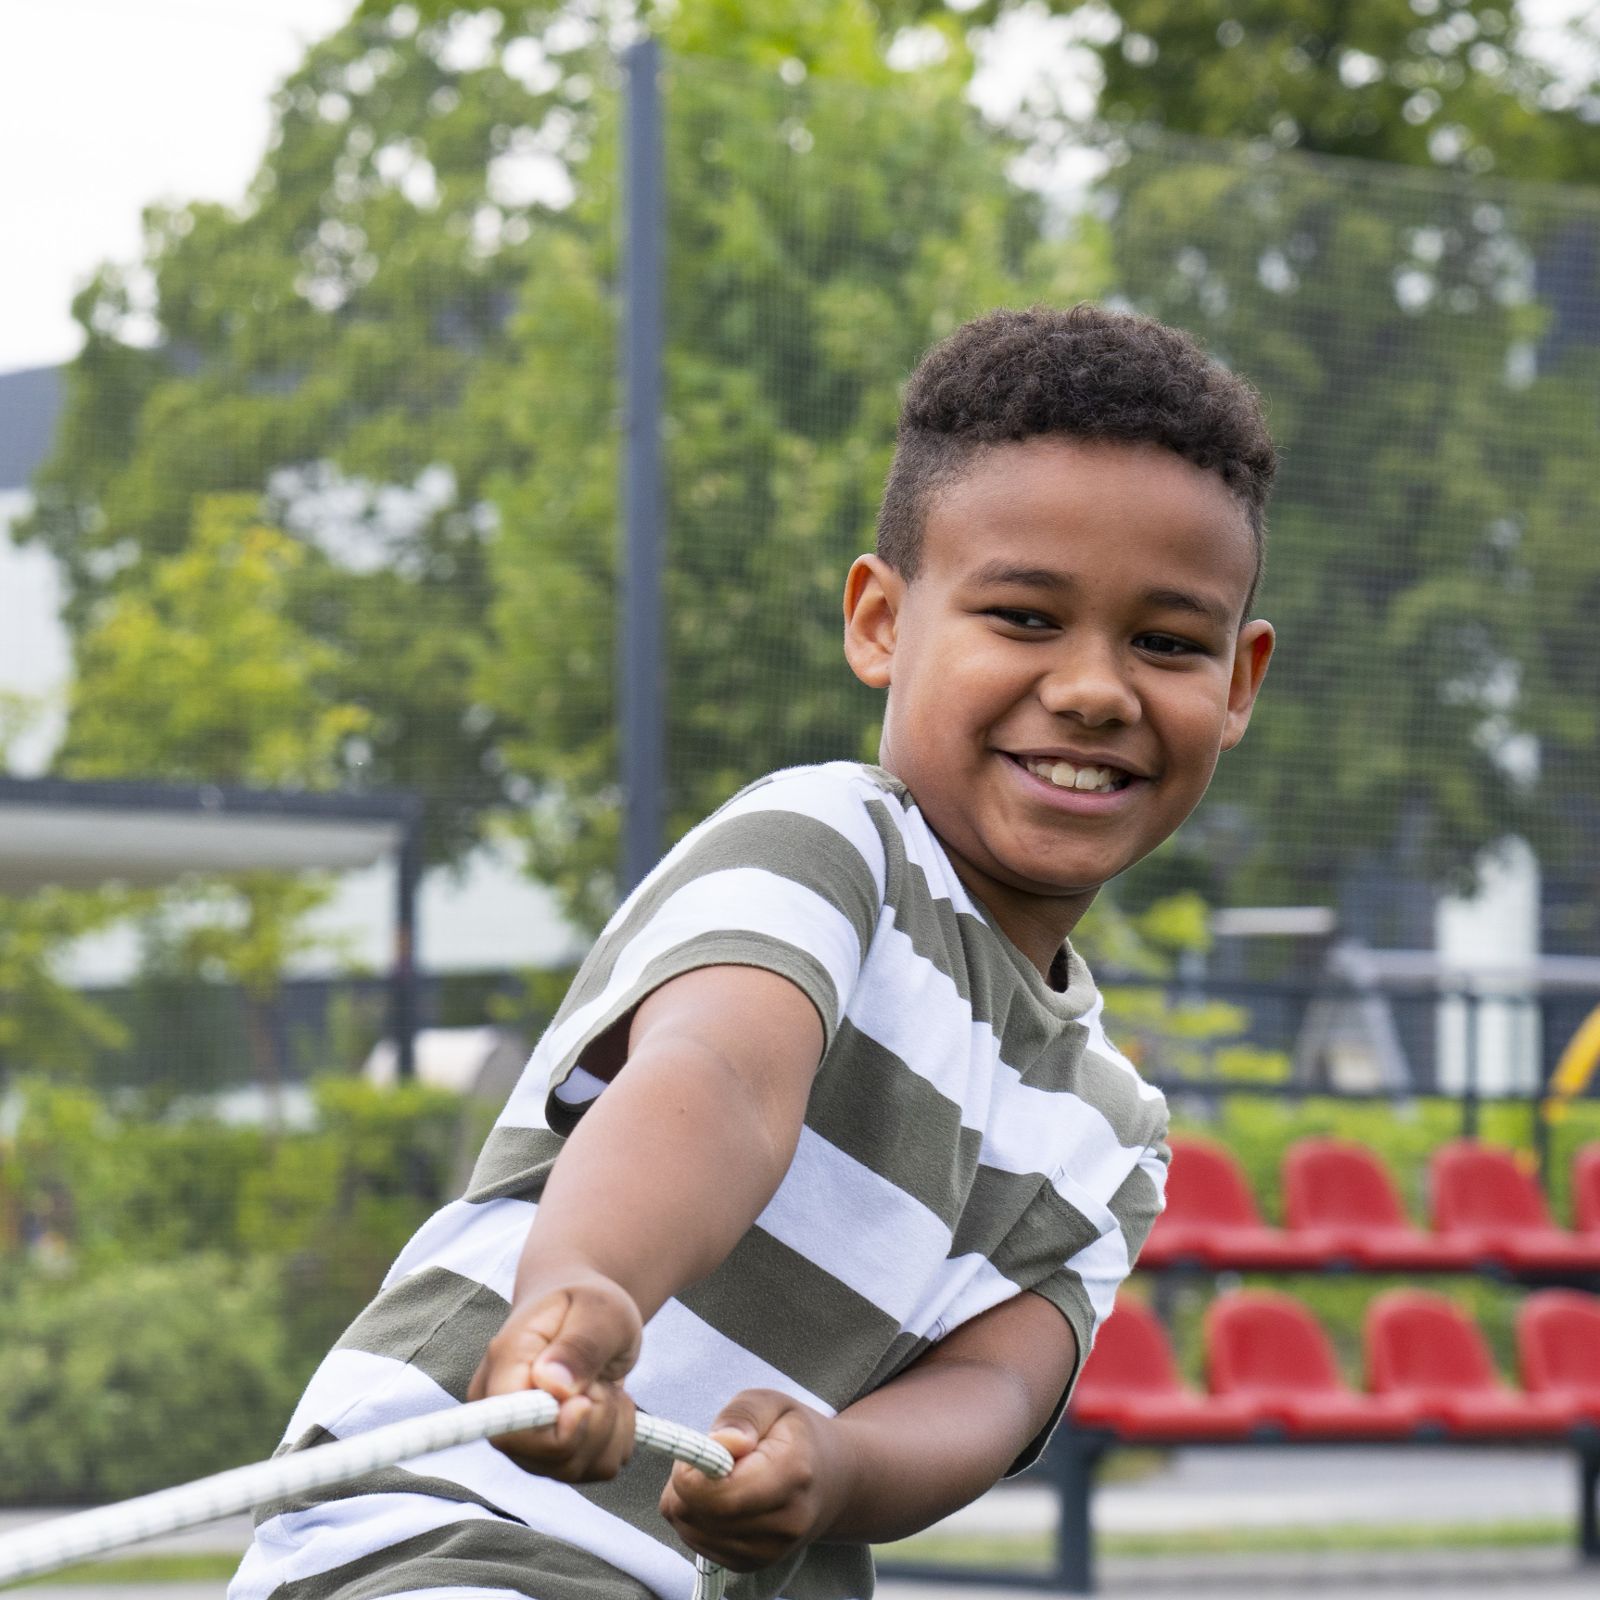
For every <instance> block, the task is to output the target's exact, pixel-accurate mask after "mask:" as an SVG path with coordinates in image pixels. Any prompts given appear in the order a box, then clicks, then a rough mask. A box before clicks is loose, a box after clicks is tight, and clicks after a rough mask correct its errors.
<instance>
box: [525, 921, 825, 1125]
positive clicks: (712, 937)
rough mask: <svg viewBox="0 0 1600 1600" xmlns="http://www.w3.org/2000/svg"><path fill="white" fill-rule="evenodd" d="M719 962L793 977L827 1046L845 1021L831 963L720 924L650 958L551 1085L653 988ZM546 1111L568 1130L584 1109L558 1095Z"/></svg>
mask: <svg viewBox="0 0 1600 1600" xmlns="http://www.w3.org/2000/svg"><path fill="white" fill-rule="evenodd" d="M718 966H731V967H760V968H762V969H763V970H764V971H767V972H775V973H777V974H778V976H779V977H781V978H787V979H788V980H789V981H790V983H792V984H794V985H795V987H796V988H797V989H799V990H800V991H801V993H802V994H804V995H805V997H806V998H807V999H808V1000H809V1001H810V1002H811V1003H812V1005H813V1006H815V1007H816V1010H817V1016H818V1017H819V1018H820V1019H821V1022H822V1031H823V1040H824V1048H826V1047H827V1045H828V1044H829V1043H831V1042H832V1040H833V1037H834V1030H835V1029H836V1027H837V1026H838V1021H839V1000H838V995H837V993H836V992H835V990H834V987H833V979H832V978H831V977H830V976H829V974H828V969H827V968H826V967H824V966H823V964H822V963H821V962H820V961H818V960H817V958H816V957H815V956H813V955H812V954H810V952H809V951H806V950H802V949H800V947H799V946H798V945H792V944H788V943H786V942H785V941H784V940H782V939H775V938H773V937H772V936H771V935H770V934H764V933H741V932H738V931H732V930H728V929H715V930H712V931H710V932H707V933H702V934H697V935H696V936H695V937H694V938H692V939H688V940H685V942H684V943H682V944H679V945H674V946H673V947H672V949H671V950H669V951H667V952H666V953H665V954H664V955H660V956H657V957H656V958H655V960H653V961H651V962H649V963H648V964H647V965H646V966H645V968H644V969H643V971H641V972H640V974H639V976H638V978H637V979H636V980H635V981H634V982H633V983H632V984H630V985H629V986H628V988H626V989H625V990H623V991H621V992H620V993H618V994H617V995H616V996H615V998H614V999H613V1000H612V1002H611V1004H610V1005H609V1006H607V1007H606V1009H605V1011H604V1012H603V1013H602V1014H601V1015H600V1016H599V1017H597V1018H596V1019H595V1021H594V1023H593V1024H592V1025H591V1026H590V1028H589V1029H588V1031H587V1032H586V1033H585V1035H584V1037H583V1038H582V1039H581V1040H580V1041H579V1042H578V1044H577V1045H575V1046H574V1047H573V1049H571V1050H570V1051H569V1052H568V1053H567V1054H566V1055H565V1056H564V1057H563V1058H562V1059H561V1060H560V1061H558V1062H556V1063H555V1065H554V1066H553V1068H552V1070H551V1075H550V1084H551V1087H552V1088H554V1087H555V1085H556V1084H558V1083H560V1082H561V1081H562V1080H563V1078H564V1077H565V1075H566V1074H567V1073H568V1072H569V1071H571V1069H572V1068H573V1067H574V1066H575V1065H577V1064H578V1063H579V1062H581V1061H582V1060H583V1052H584V1051H585V1050H587V1049H588V1048H589V1045H590V1044H591V1043H592V1042H593V1041H594V1040H595V1039H598V1038H599V1037H600V1035H601V1034H603V1033H604V1032H605V1031H606V1030H607V1029H608V1028H610V1027H611V1026H612V1025H613V1024H615V1023H616V1022H617V1021H618V1020H619V1019H620V1018H621V1017H623V1016H626V1015H627V1014H628V1013H629V1012H630V1011H632V1010H633V1009H634V1008H635V1007H636V1006H637V1005H638V1004H639V1002H640V1001H641V1000H643V999H644V998H645V996H646V995H648V994H650V993H651V991H652V990H655V989H659V988H660V987H661V985H662V984H664V983H668V982H670V981H671V980H672V979H673V978H676V977H678V976H680V975H681V974H683V973H685V972H693V971H694V970H695V969H696V968H699V967H718ZM545 1111H546V1114H547V1115H548V1116H549V1119H550V1125H551V1126H552V1127H553V1128H554V1129H555V1130H556V1132H558V1133H563V1134H566V1133H571V1132H572V1130H573V1129H574V1128H575V1127H577V1125H578V1119H579V1118H580V1117H581V1116H582V1115H583V1108H582V1107H581V1106H564V1105H562V1104H561V1102H560V1101H558V1100H553V1099H552V1100H549V1101H548V1102H547V1103H546V1106H545Z"/></svg>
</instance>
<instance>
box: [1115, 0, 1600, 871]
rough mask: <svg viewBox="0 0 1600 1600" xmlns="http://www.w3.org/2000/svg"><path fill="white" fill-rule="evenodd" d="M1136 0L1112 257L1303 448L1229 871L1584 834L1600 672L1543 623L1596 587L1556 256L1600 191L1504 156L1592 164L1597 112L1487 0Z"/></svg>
mask: <svg viewBox="0 0 1600 1600" xmlns="http://www.w3.org/2000/svg"><path fill="white" fill-rule="evenodd" d="M1115 10H1116V14H1117V19H1118V24H1119V25H1118V28H1117V30H1116V32H1115V37H1105V38H1103V39H1102V41H1101V42H1100V43H1099V45H1098V47H1097V48H1098V54H1099V58H1100V63H1101V66H1102V69H1103V72H1104V88H1103V92H1102V95H1101V99H1100V104H1099V107H1098V111H1097V118H1096V123H1097V130H1098V136H1099V137H1100V138H1102V139H1104V140H1106V141H1107V143H1108V148H1109V149H1110V150H1111V151H1112V153H1113V162H1112V165H1111V167H1110V170H1109V171H1108V173H1107V175H1106V177H1105V179H1104V182H1103V193H1104V196H1105V203H1106V204H1107V207H1108V209H1109V210H1110V211H1111V213H1112V216H1113V221H1112V224H1111V236H1112V241H1113V245H1112V247H1113V250H1114V252H1115V259H1116V266H1115V273H1114V275H1115V280H1116V282H1117V284H1118V287H1119V288H1120V289H1121V290H1122V292H1123V293H1125V294H1126V295H1127V296H1128V297H1129V298H1130V299H1131V300H1132V301H1133V302H1134V303H1135V304H1137V305H1139V306H1140V307H1141V308H1143V309H1147V310H1150V311H1152V312H1154V313H1155V314H1157V315H1159V316H1163V317H1166V318H1169V319H1171V320H1173V321H1176V322H1178V323H1180V324H1181V325H1183V326H1186V327H1189V328H1191V329H1193V330H1195V331H1196V332H1199V333H1201V334H1202V335H1203V336H1205V337H1206V338H1207V339H1208V340H1209V341H1210V343H1211V345H1212V347H1213V348H1214V349H1216V350H1217V351H1218V352H1219V353H1220V354H1222V355H1223V356H1224V357H1225V358H1226V359H1227V360H1229V361H1230V362H1231V363H1233V364H1235V365H1236V366H1237V367H1239V368H1240V369H1241V370H1242V371H1244V372H1246V373H1248V374H1249V375H1250V376H1251V377H1252V378H1253V379H1254V380H1255V381H1256V382H1257V383H1258V384H1259V385H1260V386H1261V388H1262V389H1263V391H1264V392H1265V394H1266V396H1267V398H1268V402H1269V408H1270V411H1271V416H1272V422H1273V429H1274V433H1275V435H1276V437H1277V438H1278V441H1279V443H1280V445H1281V447H1282V452H1283V461H1284V469H1283V476H1282V483H1281V487H1280V490H1279V493H1278V495H1277V498H1276V504H1275V507H1274V513H1273V532H1272V553H1271V557H1270V561H1269V577H1268V582H1267V586H1266V589H1265V591H1264V607H1265V610H1266V612H1267V614H1268V615H1270V616H1272V617H1273V619H1274V620H1275V621H1276V622H1277V623H1278V624H1279V627H1280V634H1281V638H1282V642H1283V649H1282V650H1281V652H1280V656H1279V659H1278V662H1277V663H1276V665H1275V666H1274V670H1273V674H1272V680H1271V682H1270V685H1269V688H1268V692H1267V694H1266V695H1265V696H1264V697H1263V701H1262V706H1261V710H1260V715H1259V718H1258V721H1257V724H1256V726H1255V728H1254V729H1253V731H1252V734H1251V746H1252V750H1251V754H1250V755H1249V756H1248V757H1247V758H1246V759H1245V760H1243V761H1241V762H1236V763H1232V764H1225V765H1224V767H1223V769H1222V772H1221V776H1220V780H1219V784H1218V787H1217V800H1218V801H1219V802H1221V804H1220V805H1214V806H1213V807H1212V808H1211V809H1210V811H1209V812H1208V813H1207V814H1206V815H1208V816H1209V817H1210V819H1211V826H1212V832H1213V836H1214V838H1215V842H1216V844H1217V847H1218V849H1219V850H1221V851H1222V853H1223V854H1224V855H1228V854H1230V853H1231V854H1232V857H1233V860H1234V862H1235V865H1236V866H1237V865H1239V864H1240V863H1242V864H1243V871H1242V873H1239V874H1237V875H1236V876H1235V878H1234V881H1233V884H1232V888H1233V891H1234V892H1235V893H1251V894H1262V895H1266V896H1270V897H1273V898H1282V897H1285V896H1292V897H1306V898H1324V899H1329V900H1332V899H1335V898H1337V896H1338V894H1339V892H1340V886H1341V884H1342V883H1344V882H1346V881H1347V879H1348V876H1349V874H1350V872H1351V870H1352V869H1353V868H1355V867H1356V866H1358V865H1360V864H1361V863H1363V862H1366V863H1383V866H1382V868H1381V870H1383V871H1385V872H1388V873H1390V874H1393V873H1395V872H1397V871H1398V872H1401V873H1404V874H1405V875H1407V876H1409V877H1412V878H1416V879H1426V880H1429V881H1431V882H1433V883H1435V884H1439V883H1443V882H1446V881H1450V880H1463V879H1470V877H1471V876H1472V873H1473V870H1474V864H1475V862H1476V860H1477V859H1478V857H1479V853H1480V851H1481V850H1482V849H1483V847H1484V846H1486V845H1488V844H1489V843H1491V842H1492V841H1494V840H1495V839H1497V838H1499V837H1500V836H1502V835H1504V834H1506V833H1509V832H1520V833H1522V834H1524V835H1526V836H1528V837H1530V838H1531V839H1533V840H1534V841H1535V843H1536V844H1537V845H1538V847H1539V848H1540V850H1541V853H1542V854H1544V855H1545V857H1546V859H1547V860H1550V861H1556V860H1560V859H1562V858H1563V857H1567V858H1569V859H1570V858H1574V857H1575V854H1576V847H1577V845H1578V842H1579V841H1580V840H1581V838H1582V836H1583V833H1584V831H1585V830H1586V828H1587V826H1588V818H1587V813H1586V811H1585V809H1584V806H1585V802H1586V800H1587V796H1588V795H1590V794H1592V792H1593V786H1594V780H1595V777H1596V773H1595V770H1594V766H1593V759H1592V756H1591V755H1590V754H1589V751H1590V750H1591V749H1592V742H1590V743H1586V742H1585V741H1586V738H1587V732H1586V730H1587V729H1588V727H1589V708H1590V707H1592V704H1593V697H1594V691H1595V684H1594V681H1593V679H1592V678H1591V677H1590V675H1589V674H1588V673H1587V671H1586V669H1585V666H1584V665H1583V661H1584V657H1585V656H1586V655H1587V652H1582V651H1578V652H1574V651H1573V650H1572V649H1571V648H1570V646H1571V635H1570V633H1568V632H1562V633H1561V635H1560V637H1559V639H1558V638H1557V637H1556V636H1555V635H1554V634H1553V633H1552V632H1551V631H1550V630H1549V629H1548V628H1547V627H1546V620H1547V619H1550V620H1554V619H1557V618H1560V619H1565V618H1567V617H1570V615H1571V606H1572V604H1573V603H1574V602H1576V603H1578V604H1582V603H1583V600H1584V597H1590V596H1592V595H1593V593H1594V589H1595V582H1596V567H1595V560H1594V556H1593V553H1592V551H1591V549H1590V548H1589V545H1590V544H1591V541H1589V540H1588V539H1587V538H1586V536H1585V535H1584V533H1583V531H1582V530H1583V529H1584V527H1585V526H1586V525H1587V524H1588V523H1589V522H1590V521H1591V520H1592V519H1593V517H1594V516H1595V514H1596V512H1597V511H1600V503H1597V502H1600V495H1597V493H1596V491H1595V490H1594V488H1593V485H1592V484H1590V483H1587V482H1585V481H1580V480H1582V479H1583V477H1584V475H1583V474H1582V472H1581V469H1577V468H1576V463H1578V462H1580V461H1581V460H1582V459H1583V456H1584V453H1585V446H1584V445H1583V444H1582V443H1581V440H1580V438H1579V434H1580V433H1581V431H1582V428H1583V426H1584V419H1585V417H1587V416H1589V415H1592V409H1593V405H1592V398H1591V397H1592V394H1593V391H1594V384H1595V379H1596V373H1597V363H1596V361H1595V355H1596V351H1595V346H1594V342H1593V340H1592V337H1587V336H1585V335H1584V334H1583V332H1582V327H1581V322H1580V324H1579V325H1571V324H1570V317H1564V315H1563V307H1562V305H1561V304H1560V301H1559V298H1558V297H1557V296H1556V295H1554V294H1552V292H1551V289H1550V286H1551V285H1552V283H1554V282H1555V280H1556V278H1557V274H1555V273H1553V272H1552V271H1550V270H1548V269H1549V267H1550V265H1551V264H1552V263H1553V262H1554V261H1556V260H1558V259H1559V258H1560V255H1561V253H1562V252H1563V251H1565V252H1566V253H1567V254H1568V255H1569V256H1570V255H1571V254H1572V253H1573V252H1574V250H1576V251H1577V253H1578V254H1579V255H1580V256H1581V254H1582V248H1583V241H1585V240H1587V241H1589V242H1590V245H1591V246H1592V243H1593V241H1595V240H1600V207H1597V206H1596V205H1595V204H1594V203H1593V201H1592V198H1591V197H1586V196H1585V195H1584V194H1583V193H1581V192H1578V191H1570V190H1569V191H1561V190H1556V189H1551V188H1537V187H1530V186H1529V185H1528V184H1527V183H1525V182H1524V183H1519V184H1518V185H1517V186H1516V187H1511V186H1509V185H1506V184H1501V183H1498V182H1496V181H1494V180H1493V179H1485V178H1484V177H1483V175H1484V174H1494V175H1496V177H1498V176H1499V175H1508V176H1510V175H1514V176H1516V177H1517V178H1519V179H1524V180H1526V179H1537V178H1548V177H1567V176H1579V175H1587V174H1588V173H1589V172H1591V171H1592V170H1593V168H1592V163H1593V159H1594V156H1595V155H1596V154H1597V153H1600V144H1597V138H1600V130H1597V129H1596V127H1595V125H1594V122H1593V120H1592V118H1589V117H1587V116H1586V115H1585V114H1583V108H1582V106H1581V105H1579V104H1578V103H1577V98H1578V97H1575V95H1574V93H1573V91H1572V90H1571V89H1570V87H1567V86H1564V85H1563V84H1562V83H1561V82H1559V81H1558V80H1557V79H1556V77H1555V75H1554V74H1553V73H1552V72H1551V71H1550V70H1549V69H1548V68H1546V67H1544V66H1541V65H1540V64H1539V63H1537V62H1535V61H1534V60H1532V59H1530V58H1529V57H1528V56H1527V55H1526V53H1524V52H1523V51H1522V50H1521V48H1520V39H1519V26H1518V22H1517V19H1516V17H1515V15H1514V13H1512V12H1510V11H1508V10H1506V9H1504V8H1496V7H1494V6H1491V5H1485V4H1478V3H1476V0H1460V3H1452V0H1419V3H1416V4H1412V3H1409V0H1369V3H1367V4H1363V5H1357V6H1348V5H1344V4H1340V3H1335V0H1298V3H1296V4H1294V5H1288V6H1268V5H1264V4H1262V5H1253V6H1252V5H1246V6H1242V7H1241V6H1237V5H1227V6H1224V5H1222V4H1220V0H1219V3H1216V4H1212V3H1202V4H1200V5H1177V4H1173V3H1170V0H1119V3H1118V4H1117V5H1116V7H1115ZM1224 135H1225V136H1226V137H1227V138H1228V139H1229V140H1230V141H1232V142H1231V143H1230V144H1228V145H1223V144H1220V143H1217V142H1214V141H1215V139H1217V138H1218V137H1221V136H1224ZM1241 139H1245V140H1252V139H1253V140H1257V141H1260V145H1259V147H1258V148H1256V149H1252V148H1250V147H1248V146H1244V145H1241V144H1240V143H1239V142H1238V141H1239V140H1241ZM1273 149H1278V150H1286V151H1289V152H1291V153H1290V154H1288V155H1284V156H1278V157H1275V158H1272V159H1268V158H1267V157H1266V156H1264V155H1262V154H1261V152H1262V151H1271V150H1273ZM1308 156H1314V157H1315V158H1314V159H1308V158H1307V157H1308ZM1329 156H1339V157H1343V156H1361V157H1365V158H1371V159H1377V160H1383V161H1388V162H1402V163H1406V164H1409V165H1411V166H1414V167H1423V168H1427V169H1429V171H1428V173H1427V174H1426V175H1422V174H1418V175H1415V176H1413V175H1408V174H1404V173H1402V172H1400V171H1398V170H1396V169H1395V168H1392V167H1391V168H1388V169H1385V168H1382V167H1376V166H1371V165H1365V166H1357V165H1355V164H1350V163H1344V162H1337V161H1329V160H1327V159H1325V158H1326V157H1329ZM1591 277H1592V273H1591ZM1585 292H1587V294H1588V295H1589V296H1590V302H1591V303H1592V297H1593V292H1594V290H1593V284H1592V282H1591V283H1590V284H1589V285H1588V287H1587V290H1586V291H1585ZM1568 310H1569V311H1570V308H1568ZM1575 470H1576V476H1575ZM1519 733H1534V734H1537V735H1538V737H1539V740H1540V748H1541V751H1542V753H1543V757H1544V759H1543V761H1542V763H1541V770H1540V774H1539V777H1538V779H1537V781H1535V780H1534V779H1533V777H1532V775H1531V773H1530V771H1529V763H1528V761H1527V758H1526V755H1525V754H1523V755H1521V756H1520V758H1519V753H1518V752H1517V750H1516V745H1515V736H1516V735H1517V734H1519ZM1230 803H1231V806H1230ZM1230 815H1232V816H1233V817H1234V818H1236V819H1237V820H1238V824H1239V826H1238V829H1237V832H1236V834H1235V836H1234V838H1233V839H1232V840H1231V841H1230V840H1229V839H1228V838H1227V837H1226V836H1225V835H1226V829H1225V828H1221V827H1219V826H1218V825H1219V824H1220V823H1224V822H1225V821H1226V819H1227V818H1228V817H1229V816H1230Z"/></svg>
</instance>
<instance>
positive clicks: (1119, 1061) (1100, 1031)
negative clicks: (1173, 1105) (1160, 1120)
mask: <svg viewBox="0 0 1600 1600" xmlns="http://www.w3.org/2000/svg"><path fill="white" fill-rule="evenodd" d="M1105 1010H1106V997H1105V996H1104V995H1103V994H1100V993H1099V992H1098V991H1097V992H1096V994H1095V997H1094V1003H1093V1004H1092V1005H1091V1006H1090V1007H1089V1009H1088V1010H1087V1011H1085V1012H1084V1014H1083V1015H1082V1016H1081V1017H1079V1018H1078V1021H1079V1022H1081V1023H1082V1024H1083V1025H1084V1027H1085V1028H1087V1029H1088V1030H1089V1049H1091V1050H1092V1051H1094V1053H1095V1054H1096V1055H1097V1056H1104V1057H1105V1059H1106V1060H1107V1061H1109V1062H1111V1063H1112V1064H1113V1065H1114V1066H1118V1067H1121V1068H1122V1070H1123V1071H1124V1072H1126V1073H1127V1074H1128V1076H1129V1077H1130V1078H1132V1079H1133V1081H1134V1085H1135V1086H1136V1087H1137V1089H1138V1091H1139V1098H1140V1099H1141V1100H1147V1101H1149V1102H1150V1103H1151V1104H1154V1103H1155V1102H1157V1101H1161V1102H1162V1103H1163V1104H1164V1103H1165V1101H1166V1096H1165V1095H1164V1094H1162V1092H1161V1091H1160V1090H1159V1089H1154V1088H1152V1087H1151V1086H1150V1085H1149V1084H1148V1083H1146V1082H1145V1081H1144V1079H1143V1078H1141V1077H1140V1076H1139V1069H1138V1068H1137V1067H1136V1066H1134V1064H1133V1063H1132V1062H1131V1061H1130V1060H1129V1059H1128V1058H1127V1057H1126V1056H1125V1055H1123V1053H1122V1052H1121V1051H1120V1050H1119V1049H1117V1047H1116V1046H1115V1045H1114V1044H1112V1042H1111V1040H1110V1039H1109V1038H1108V1037H1107V1036H1106V1025H1105Z"/></svg>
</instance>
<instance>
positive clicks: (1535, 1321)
mask: <svg viewBox="0 0 1600 1600" xmlns="http://www.w3.org/2000/svg"><path fill="white" fill-rule="evenodd" d="M1517 1364H1518V1366H1519V1367H1520V1368H1521V1370H1522V1387H1523V1388H1524V1389H1526V1390H1527V1391H1528V1393H1529V1394H1541V1395H1549V1396H1551V1397H1552V1398H1554V1399H1556V1400H1559V1401H1560V1402H1561V1403H1562V1404H1563V1405H1565V1406H1566V1407H1567V1411H1568V1415H1569V1416H1570V1417H1571V1419H1572V1420H1574V1421H1579V1420H1584V1419H1586V1420H1588V1421H1590V1422H1596V1423H1600V1299H1596V1298H1595V1296H1593V1295H1589V1294H1579V1293H1578V1292H1577V1290H1575V1289H1540V1290H1538V1291H1537V1292H1536V1293H1534V1294H1530V1295H1529V1296H1528V1298H1527V1299H1526V1300H1524V1301H1523V1302H1522V1309H1521V1310H1520V1311H1519V1312H1518V1313H1517Z"/></svg>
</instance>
